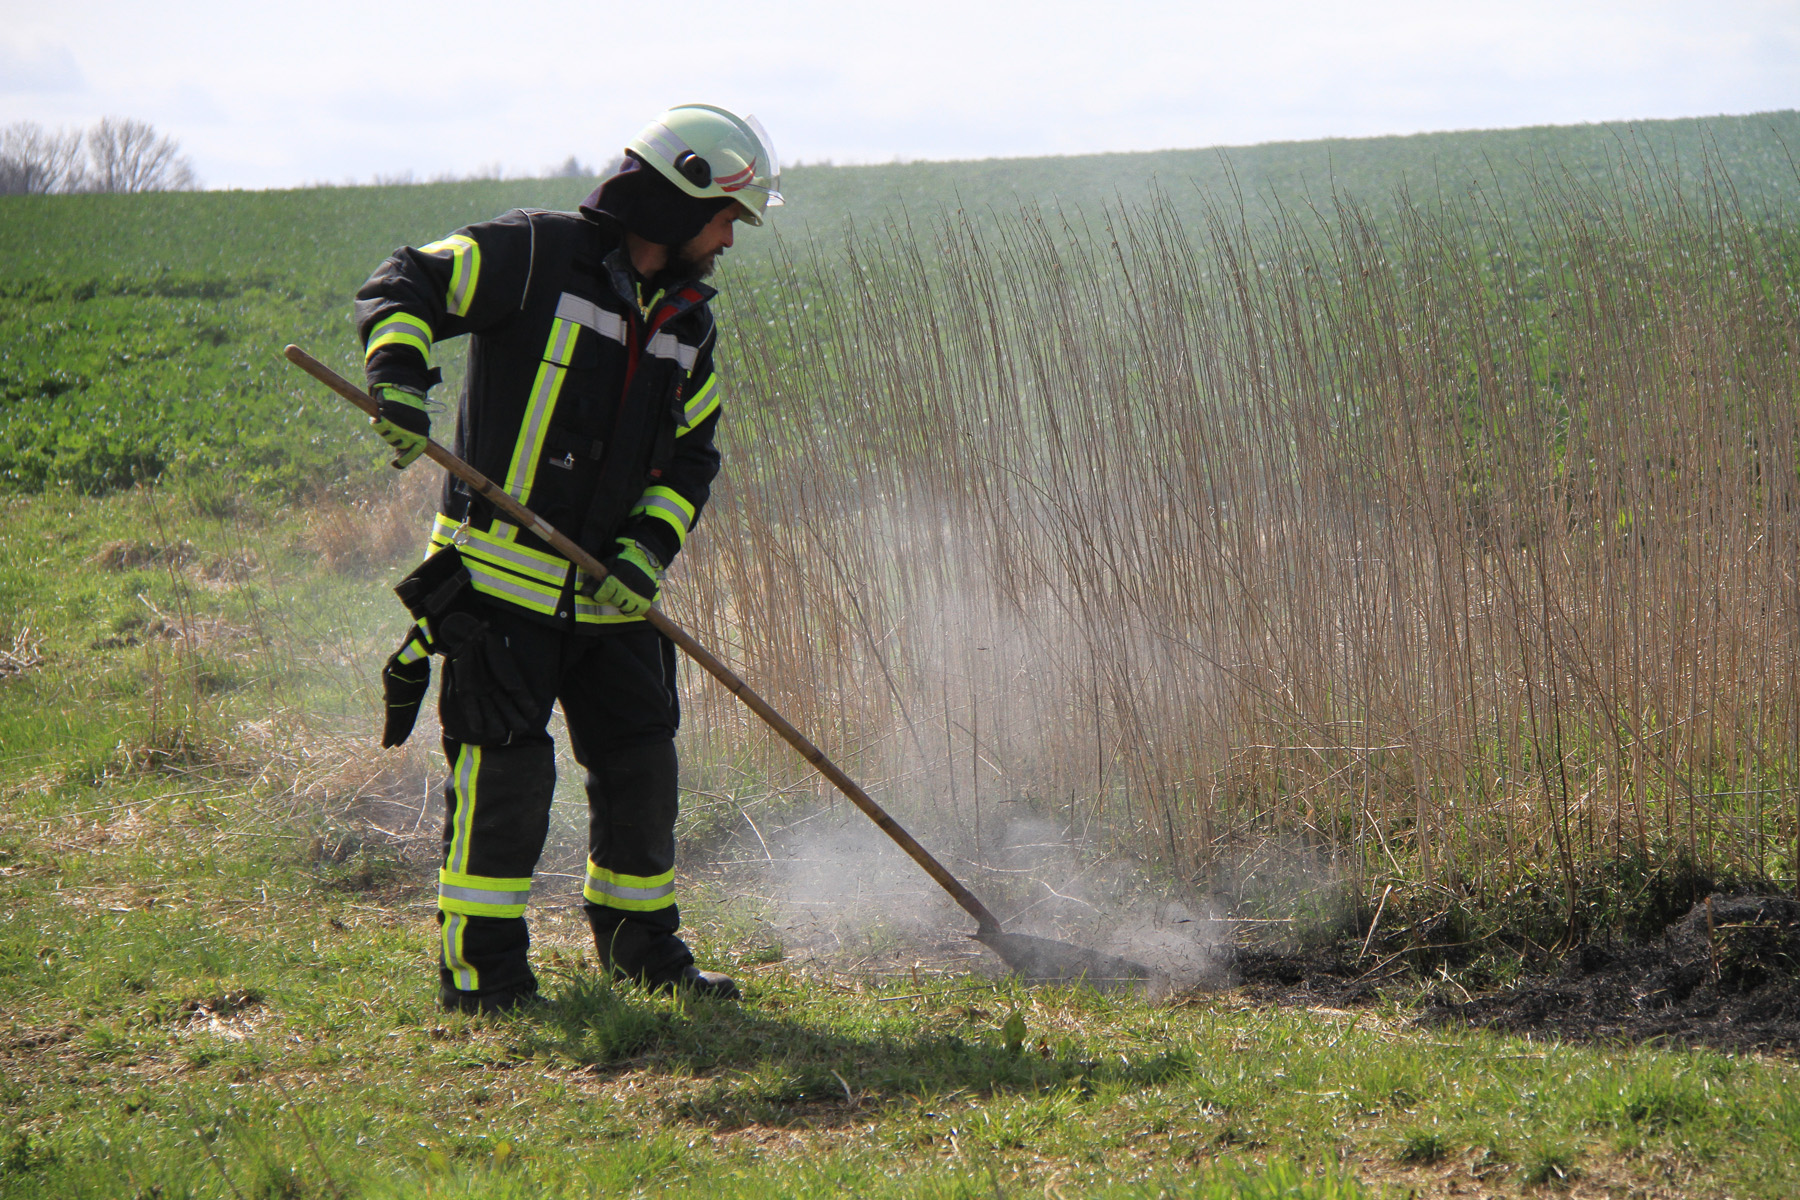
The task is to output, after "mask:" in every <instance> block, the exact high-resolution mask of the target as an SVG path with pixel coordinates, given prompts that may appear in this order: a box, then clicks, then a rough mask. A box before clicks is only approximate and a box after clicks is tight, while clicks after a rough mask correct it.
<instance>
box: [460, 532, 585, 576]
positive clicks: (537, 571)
mask: <svg viewBox="0 0 1800 1200" xmlns="http://www.w3.org/2000/svg"><path fill="white" fill-rule="evenodd" d="M462 552H463V553H464V554H465V555H467V556H469V557H470V558H473V559H476V560H477V561H479V560H481V559H492V560H495V561H497V562H498V563H499V564H500V565H501V566H505V567H510V568H512V569H513V570H515V571H517V572H518V573H519V574H521V575H529V576H530V577H532V578H533V579H538V580H542V581H543V582H544V583H548V584H550V585H551V586H553V587H558V588H560V587H562V585H563V580H565V579H567V578H568V576H569V564H567V563H561V564H559V565H557V566H554V567H552V566H547V565H546V564H545V563H544V562H542V561H541V560H539V559H536V558H533V557H531V556H530V554H529V552H527V551H525V550H523V549H521V548H519V547H517V546H512V545H508V544H507V543H506V542H502V541H500V540H498V539H496V538H493V537H492V536H491V535H487V536H482V535H477V536H476V537H473V538H470V539H469V542H468V544H467V545H465V546H464V547H463V548H462Z"/></svg>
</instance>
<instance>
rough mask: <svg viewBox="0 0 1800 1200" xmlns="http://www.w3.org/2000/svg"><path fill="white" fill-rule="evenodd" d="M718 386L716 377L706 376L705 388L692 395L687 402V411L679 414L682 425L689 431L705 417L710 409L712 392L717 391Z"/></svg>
mask: <svg viewBox="0 0 1800 1200" xmlns="http://www.w3.org/2000/svg"><path fill="white" fill-rule="evenodd" d="M718 386H719V377H718V376H717V375H709V376H707V379H706V386H705V387H702V388H701V389H700V390H699V391H698V392H696V393H695V394H694V398H693V399H692V400H690V401H688V406H687V409H686V410H685V411H684V412H683V413H682V414H681V423H682V424H683V425H686V426H687V427H688V428H690V429H691V428H693V427H694V426H695V425H697V424H699V422H700V418H701V417H704V416H705V415H706V410H707V409H708V408H711V407H712V403H713V392H714V391H716V390H717V389H718Z"/></svg>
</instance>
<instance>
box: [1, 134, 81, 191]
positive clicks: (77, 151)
mask: <svg viewBox="0 0 1800 1200" xmlns="http://www.w3.org/2000/svg"><path fill="white" fill-rule="evenodd" d="M80 159H81V133H80V132H79V131H77V130H70V131H68V132H64V131H62V130H60V129H59V130H57V131H56V132H55V133H51V132H48V131H47V130H45V129H44V127H43V126H41V125H39V124H37V123H36V122H35V121H18V122H15V123H14V124H11V125H8V126H7V127H6V128H5V129H0V196H19V195H42V194H44V193H46V192H66V191H75V190H76V189H77V188H78V187H79V185H80V180H81V175H82V168H81V161H80Z"/></svg>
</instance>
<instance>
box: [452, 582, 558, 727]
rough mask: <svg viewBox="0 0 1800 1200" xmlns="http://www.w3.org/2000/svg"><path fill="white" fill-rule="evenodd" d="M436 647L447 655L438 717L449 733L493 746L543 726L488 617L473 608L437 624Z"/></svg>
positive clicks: (512, 662)
mask: <svg viewBox="0 0 1800 1200" xmlns="http://www.w3.org/2000/svg"><path fill="white" fill-rule="evenodd" d="M436 649H437V651H438V652H439V653H440V654H442V655H443V656H444V659H445V662H444V689H443V692H442V694H441V695H440V696H439V697H438V716H439V718H440V719H441V720H442V721H443V723H444V733H445V735H446V736H448V737H451V738H453V739H455V740H456V741H459V742H468V743H470V744H471V745H476V746H489V745H494V744H497V743H504V742H506V741H508V740H509V739H511V737H512V735H513V734H515V733H530V732H531V731H532V730H534V729H541V728H542V727H543V724H544V723H543V721H542V720H535V721H534V720H533V719H532V717H533V710H534V709H536V707H537V705H536V704H535V703H534V702H533V700H532V696H531V689H530V688H528V687H527V686H525V677H524V676H523V675H521V674H519V665H518V664H517V663H515V662H514V661H513V656H512V651H511V650H510V649H509V648H508V647H507V644H506V639H505V638H504V637H502V636H500V635H499V634H497V633H495V632H493V630H492V629H490V628H489V627H488V623H487V622H486V621H483V620H482V619H481V618H480V617H478V616H476V615H475V614H474V613H471V612H453V613H450V614H449V615H448V616H446V617H445V618H444V619H443V620H442V621H440V622H438V623H437V628H436Z"/></svg>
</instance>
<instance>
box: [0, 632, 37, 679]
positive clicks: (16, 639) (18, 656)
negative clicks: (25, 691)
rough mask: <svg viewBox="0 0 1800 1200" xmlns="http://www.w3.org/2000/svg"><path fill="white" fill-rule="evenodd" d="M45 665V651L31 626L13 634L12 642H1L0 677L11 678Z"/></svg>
mask: <svg viewBox="0 0 1800 1200" xmlns="http://www.w3.org/2000/svg"><path fill="white" fill-rule="evenodd" d="M43 665H44V655H43V652H42V650H41V648H40V647H39V644H38V642H37V641H36V639H34V638H33V637H32V636H31V629H30V627H29V626H27V627H26V628H24V629H21V630H19V631H18V632H17V633H15V634H13V636H12V642H11V643H10V644H7V643H0V679H11V678H14V677H15V676H19V675H23V674H25V672H27V671H35V670H37V669H38V668H39V667H41V666H43Z"/></svg>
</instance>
